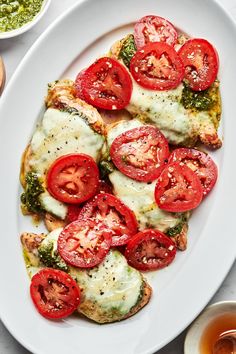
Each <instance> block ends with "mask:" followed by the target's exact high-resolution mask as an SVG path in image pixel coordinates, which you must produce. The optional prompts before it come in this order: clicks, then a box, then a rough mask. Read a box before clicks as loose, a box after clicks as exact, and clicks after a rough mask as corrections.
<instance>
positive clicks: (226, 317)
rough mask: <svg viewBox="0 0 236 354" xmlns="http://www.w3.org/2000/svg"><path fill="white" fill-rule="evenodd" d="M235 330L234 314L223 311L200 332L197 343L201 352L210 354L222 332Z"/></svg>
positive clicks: (227, 332)
mask: <svg viewBox="0 0 236 354" xmlns="http://www.w3.org/2000/svg"><path fill="white" fill-rule="evenodd" d="M232 331H236V314H235V313H232V314H230V313H225V314H222V315H220V316H218V317H216V318H214V319H213V320H212V321H211V322H210V323H209V324H208V326H207V327H206V328H205V330H204V331H203V333H202V336H201V338H200V343H199V349H200V353H201V354H212V353H213V348H214V345H215V343H216V342H217V340H219V339H220V337H221V336H222V335H224V334H230V332H232ZM228 354H236V352H235V351H234V352H232V351H231V352H228Z"/></svg>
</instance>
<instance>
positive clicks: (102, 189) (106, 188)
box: [97, 179, 112, 194]
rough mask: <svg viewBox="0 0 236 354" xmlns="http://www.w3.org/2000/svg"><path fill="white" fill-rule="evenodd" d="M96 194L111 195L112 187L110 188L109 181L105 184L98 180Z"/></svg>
mask: <svg viewBox="0 0 236 354" xmlns="http://www.w3.org/2000/svg"><path fill="white" fill-rule="evenodd" d="M97 193H109V194H112V186H111V184H109V181H108V182H106V181H104V180H102V179H100V180H99V185H98V190H97Z"/></svg>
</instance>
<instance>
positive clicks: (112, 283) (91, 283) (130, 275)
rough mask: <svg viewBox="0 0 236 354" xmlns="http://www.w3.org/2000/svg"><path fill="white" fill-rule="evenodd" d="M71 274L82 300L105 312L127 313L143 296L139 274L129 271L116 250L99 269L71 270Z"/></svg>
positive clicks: (124, 260)
mask: <svg viewBox="0 0 236 354" xmlns="http://www.w3.org/2000/svg"><path fill="white" fill-rule="evenodd" d="M70 274H71V275H72V276H73V277H75V278H76V280H77V282H78V284H79V286H80V288H81V289H83V295H84V296H85V301H86V300H90V301H92V302H93V303H94V304H95V307H96V306H98V307H100V308H102V309H104V311H109V310H110V311H114V310H117V311H119V312H120V314H121V315H122V314H123V315H124V314H127V313H128V312H129V311H130V309H131V308H132V307H133V306H134V305H136V303H137V302H138V299H139V296H140V295H141V293H142V287H143V278H142V276H141V274H140V272H138V271H137V270H136V269H134V268H131V267H130V266H129V265H128V264H127V261H126V259H125V257H124V256H123V255H122V254H121V253H120V252H118V251H115V250H111V251H110V252H109V254H108V255H107V256H106V258H105V260H104V261H103V262H102V263H101V264H99V266H98V267H94V268H92V269H86V270H79V269H76V268H72V267H71V268H70Z"/></svg>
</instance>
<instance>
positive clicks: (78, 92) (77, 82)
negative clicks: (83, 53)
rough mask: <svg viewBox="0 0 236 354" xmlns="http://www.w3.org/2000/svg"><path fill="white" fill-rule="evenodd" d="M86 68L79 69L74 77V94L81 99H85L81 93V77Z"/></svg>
mask: <svg viewBox="0 0 236 354" xmlns="http://www.w3.org/2000/svg"><path fill="white" fill-rule="evenodd" d="M85 71H86V69H83V70H81V71H80V72H79V73H78V74H77V76H76V79H75V94H76V97H78V98H80V99H81V100H83V101H85V97H84V95H83V90H82V85H83V77H84V74H85Z"/></svg>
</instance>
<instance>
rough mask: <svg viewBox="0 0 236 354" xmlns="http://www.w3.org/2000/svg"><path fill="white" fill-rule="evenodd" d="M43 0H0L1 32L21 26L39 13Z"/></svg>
mask: <svg viewBox="0 0 236 354" xmlns="http://www.w3.org/2000/svg"><path fill="white" fill-rule="evenodd" d="M42 4H43V0H18V1H15V0H0V32H9V31H12V30H14V29H17V28H20V27H22V26H23V25H25V24H26V23H28V22H30V21H32V20H33V18H34V17H35V16H36V15H37V14H38V13H39V11H40V10H41V7H42Z"/></svg>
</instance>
